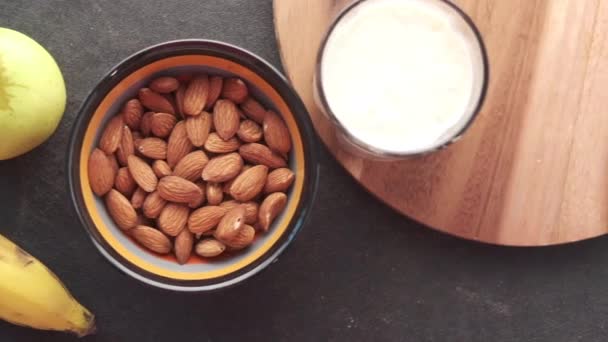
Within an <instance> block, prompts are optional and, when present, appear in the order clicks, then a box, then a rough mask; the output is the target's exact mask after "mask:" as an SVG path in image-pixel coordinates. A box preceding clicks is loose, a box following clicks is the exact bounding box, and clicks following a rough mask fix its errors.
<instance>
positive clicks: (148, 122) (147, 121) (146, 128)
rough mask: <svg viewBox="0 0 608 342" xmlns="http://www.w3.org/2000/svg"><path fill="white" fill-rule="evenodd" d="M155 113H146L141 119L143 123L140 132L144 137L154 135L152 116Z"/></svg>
mask: <svg viewBox="0 0 608 342" xmlns="http://www.w3.org/2000/svg"><path fill="white" fill-rule="evenodd" d="M154 114H155V113H154V112H146V113H144V115H143V116H142V117H141V123H140V125H139V130H140V131H141V134H142V135H143V136H144V137H147V136H149V135H150V134H151V133H152V116H153V115H154Z"/></svg>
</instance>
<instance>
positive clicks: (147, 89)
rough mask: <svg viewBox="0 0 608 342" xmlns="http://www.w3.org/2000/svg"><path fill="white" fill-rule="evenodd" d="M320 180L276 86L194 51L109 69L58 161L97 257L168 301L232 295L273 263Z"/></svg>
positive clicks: (299, 122)
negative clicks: (177, 295) (177, 294)
mask: <svg viewBox="0 0 608 342" xmlns="http://www.w3.org/2000/svg"><path fill="white" fill-rule="evenodd" d="M317 177H318V168H317V155H316V142H315V140H314V132H313V129H312V124H311V122H310V119H309V117H308V115H307V113H306V109H305V107H304V105H303V104H302V102H301V100H300V99H299V97H298V96H297V94H296V93H295V91H294V90H293V89H292V88H291V86H290V85H289V83H288V82H287V80H285V78H284V77H283V76H282V75H281V74H280V73H279V72H278V71H277V70H275V69H274V68H273V67H272V66H271V65H270V64H268V63H267V62H265V61H264V60H262V59H261V58H260V57H257V56H255V55H254V54H252V53H250V52H247V51H245V50H242V49H240V48H237V47H234V46H231V45H228V44H224V43H220V42H214V41H205V40H181V41H173V42H167V43H163V44H160V45H156V46H153V47H150V48H147V49H145V50H143V51H140V52H138V53H136V54H135V55H132V56H131V57H129V58H127V59H126V60H124V61H123V62H121V63H120V64H119V65H117V66H116V67H114V68H113V69H112V70H111V71H110V72H109V73H108V74H107V75H106V76H105V77H103V79H102V80H101V81H100V82H99V84H98V85H97V86H96V87H95V89H94V90H93V91H92V92H91V93H90V95H89V96H88V97H87V99H86V100H85V101H84V103H83V105H82V107H81V109H80V113H79V115H78V117H77V119H76V122H75V124H74V128H73V132H72V136H71V141H70V146H69V155H68V181H69V186H70V191H71V195H72V199H73V202H74V205H75V208H76V211H77V213H78V216H79V218H80V220H81V222H82V223H83V225H84V227H85V228H86V230H87V231H88V233H89V234H90V236H91V239H92V241H93V243H94V245H95V246H96V247H97V249H98V250H99V251H100V252H101V253H102V254H103V255H104V256H105V257H106V258H107V259H108V260H110V261H111V262H112V263H113V264H114V265H116V266H117V267H118V268H119V269H121V270H122V271H124V272H125V273H127V274H129V275H131V276H132V277H134V278H136V279H138V280H141V281H143V282H145V283H148V284H151V285H154V286H158V287H161V288H165V289H170V290H177V291H208V290H215V289H219V288H223V287H226V286H230V285H233V284H236V283H239V282H241V281H243V280H245V279H247V278H249V277H250V276H252V275H254V274H256V273H257V272H259V271H260V270H262V269H263V268H265V267H266V266H267V265H269V264H270V263H271V262H272V261H274V260H275V259H276V258H277V257H278V255H279V254H280V253H281V252H282V251H283V250H284V249H285V248H286V247H287V245H288V244H289V243H290V242H291V241H292V240H293V238H294V236H295V235H296V234H297V232H298V231H299V230H300V228H301V227H302V225H303V222H304V220H305V218H306V215H307V214H308V211H309V209H310V206H311V203H312V200H313V197H314V194H315V190H316V183H317Z"/></svg>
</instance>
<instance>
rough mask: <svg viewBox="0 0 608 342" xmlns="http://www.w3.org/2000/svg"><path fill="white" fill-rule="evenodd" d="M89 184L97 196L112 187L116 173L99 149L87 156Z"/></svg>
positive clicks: (108, 159)
mask: <svg viewBox="0 0 608 342" xmlns="http://www.w3.org/2000/svg"><path fill="white" fill-rule="evenodd" d="M87 168H88V172H89V183H90V184H91V190H93V193H95V195H97V196H103V195H105V194H106V193H108V191H110V190H111V189H112V187H113V186H114V179H115V177H116V171H114V166H113V165H112V162H111V161H110V158H108V156H107V155H106V154H105V153H104V152H103V151H102V150H100V149H98V148H96V149H94V150H93V153H91V155H90V156H89V162H88V167H87Z"/></svg>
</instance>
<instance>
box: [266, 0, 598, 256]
mask: <svg viewBox="0 0 608 342" xmlns="http://www.w3.org/2000/svg"><path fill="white" fill-rule="evenodd" d="M351 1H352V0H275V1H274V15H275V28H276V34H277V38H278V42H279V45H280V50H281V58H282V60H283V64H284V67H285V70H286V71H287V74H288V76H289V78H290V79H291V81H292V83H293V85H294V86H295V88H296V89H297V91H298V92H299V94H300V96H301V97H302V99H303V101H304V102H305V104H306V106H307V107H308V110H309V112H310V115H311V116H312V119H313V121H314V123H315V126H316V129H317V132H318V133H319V135H320V136H321V138H322V139H323V141H324V142H325V144H326V145H327V146H328V147H329V149H330V150H331V152H332V153H333V154H334V155H335V157H336V158H337V159H338V160H339V161H340V163H341V164H342V165H344V167H345V168H346V169H347V170H348V171H349V172H350V173H351V174H352V175H353V176H354V177H355V178H356V179H357V180H358V181H359V182H360V183H361V184H362V185H363V186H364V187H365V188H367V189H368V190H369V191H370V192H372V193H373V194H375V195H376V196H377V197H378V198H380V199H381V200H383V201H384V202H386V203H387V204H388V205H390V206H391V207H393V208H395V209H396V210H398V211H399V212H401V213H403V214H405V215H407V216H410V217H412V218H414V219H416V220H418V221H420V222H422V223H425V224H426V225H429V226H431V227H434V228H436V229H439V230H441V231H444V232H446V233H449V234H453V235H457V236H460V237H463V238H466V239H472V240H477V241H482V242H488V243H494V244H501V245H514V246H540V245H551V244H559V243H566V242H572V241H577V240H582V239H586V238H591V237H595V236H599V235H602V234H605V233H606V232H607V231H608V0H585V1H581V0H509V1H506V0H456V1H455V3H457V4H458V5H460V6H461V7H462V8H463V9H464V10H465V11H466V12H467V13H468V14H469V15H470V16H471V17H472V18H473V20H474V21H475V22H476V24H477V25H478V27H479V29H480V31H481V32H482V34H483V36H484V39H485V42H486V45H487V48H488V53H489V58H490V64H491V67H490V68H491V83H490V88H489V93H488V97H487V99H486V103H485V106H484V108H483V111H482V113H481V115H480V116H479V118H478V119H477V120H476V122H475V124H474V125H473V127H472V128H471V129H470V130H469V131H468V132H467V134H466V135H465V137H464V139H462V140H461V141H459V142H458V143H456V144H454V145H452V146H451V147H449V148H448V149H446V150H443V151H441V152H439V153H435V154H432V155H428V156H424V157H420V158H416V159H412V160H407V161H400V162H377V161H369V160H364V159H360V158H357V157H353V156H351V155H349V154H348V153H346V152H344V151H343V150H342V149H341V148H340V146H339V145H338V144H337V142H336V138H335V135H334V130H333V129H332V127H331V126H330V125H329V122H328V121H327V120H326V119H325V118H324V117H323V116H322V115H321V113H320V112H319V110H318V109H317V108H316V106H315V104H314V102H313V97H312V77H313V69H314V65H315V60H316V55H317V50H318V46H319V42H320V40H321V38H322V36H323V34H324V32H325V31H326V29H327V27H328V26H329V24H330V21H331V20H332V18H333V17H334V16H335V15H336V14H337V13H338V12H339V11H340V10H341V9H343V8H344V7H345V6H346V5H348V4H349V3H350V2H351Z"/></svg>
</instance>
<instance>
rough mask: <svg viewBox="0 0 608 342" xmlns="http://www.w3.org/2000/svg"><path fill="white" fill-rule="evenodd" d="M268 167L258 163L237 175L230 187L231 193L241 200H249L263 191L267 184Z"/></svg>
mask: <svg viewBox="0 0 608 342" xmlns="http://www.w3.org/2000/svg"><path fill="white" fill-rule="evenodd" d="M267 175H268V167H267V166H266V165H256V166H254V167H252V168H250V169H249V170H247V171H245V172H242V173H241V174H240V175H238V176H237V177H236V179H235V180H234V182H233V183H232V186H231V187H230V195H232V197H233V198H234V199H235V200H237V201H241V202H247V201H249V200H251V199H253V198H255V197H256V196H257V195H258V194H260V193H261V192H262V189H263V188H264V185H265V184H266V177H267Z"/></svg>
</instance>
